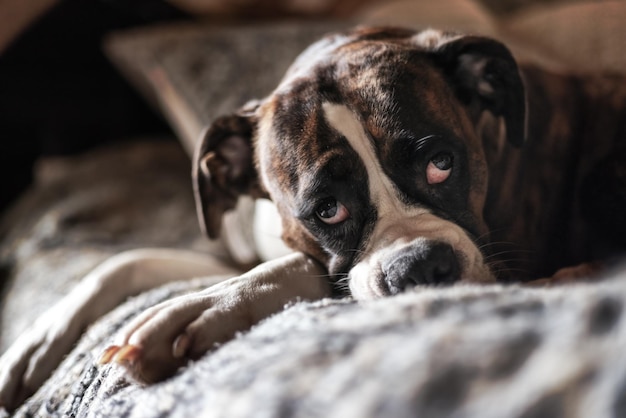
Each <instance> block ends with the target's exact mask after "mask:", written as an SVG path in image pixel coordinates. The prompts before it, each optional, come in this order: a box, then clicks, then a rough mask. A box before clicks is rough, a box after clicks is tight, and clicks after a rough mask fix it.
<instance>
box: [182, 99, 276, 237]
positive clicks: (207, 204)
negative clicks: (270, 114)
mask: <svg viewBox="0 0 626 418" xmlns="http://www.w3.org/2000/svg"><path fill="white" fill-rule="evenodd" d="M255 125H256V117H255V116H254V114H253V113H252V112H247V111H242V112H240V113H237V114H233V115H228V116H222V117H220V118H218V119H216V120H215V121H214V122H213V123H212V124H211V126H209V127H208V128H207V129H206V130H205V131H204V132H203V134H202V137H201V138H200V140H199V141H198V145H197V146H196V150H195V153H194V157H193V169H192V170H193V172H192V177H193V188H194V196H195V201H196V211H197V214H198V220H199V222H200V227H201V228H202V230H203V232H204V233H205V234H207V235H208V236H209V238H212V239H214V238H218V237H219V235H220V228H221V225H222V217H223V215H224V213H225V212H226V211H228V210H231V209H234V208H235V206H236V204H237V200H238V199H239V197H240V196H241V195H244V194H246V195H250V196H252V197H255V198H257V197H267V193H266V192H265V191H264V189H263V188H262V186H261V185H260V183H259V180H258V177H257V173H256V168H255V165H254V155H253V144H252V142H253V135H254V130H255Z"/></svg>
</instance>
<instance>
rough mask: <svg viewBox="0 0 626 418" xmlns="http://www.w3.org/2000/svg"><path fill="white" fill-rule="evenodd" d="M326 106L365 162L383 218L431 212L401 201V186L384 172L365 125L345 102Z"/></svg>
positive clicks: (334, 125)
mask: <svg viewBox="0 0 626 418" xmlns="http://www.w3.org/2000/svg"><path fill="white" fill-rule="evenodd" d="M322 108H323V110H324V116H325V117H326V120H327V121H328V124H329V125H330V126H331V127H332V128H333V129H335V130H336V131H337V132H339V133H340V134H342V135H343V136H344V137H345V138H346V139H347V140H348V143H349V144H350V146H351V147H352V149H354V151H356V153H357V154H358V155H359V157H360V158H361V161H362V162H363V165H365V169H366V170H367V178H368V182H369V191H370V198H371V200H372V202H373V204H374V205H375V206H376V208H377V210H378V214H379V217H381V216H386V215H391V214H393V213H396V214H397V213H402V214H405V215H406V214H409V213H410V214H411V215H415V214H416V211H417V212H421V213H425V212H427V211H426V210H425V209H423V208H417V207H408V206H407V205H405V204H404V203H403V202H402V201H401V199H400V196H399V193H398V190H397V188H396V187H395V185H394V184H393V183H392V181H391V180H390V179H389V177H387V175H386V174H385V173H384V172H383V169H382V167H381V166H380V163H379V161H378V156H377V155H376V151H375V150H374V147H373V145H372V142H371V140H370V138H369V136H368V135H367V134H366V132H365V129H364V128H363V125H362V124H361V122H360V121H359V120H358V118H357V117H356V115H355V114H354V113H353V112H352V111H351V110H350V109H348V108H347V107H346V106H344V105H340V104H334V103H329V102H326V103H324V104H323V105H322Z"/></svg>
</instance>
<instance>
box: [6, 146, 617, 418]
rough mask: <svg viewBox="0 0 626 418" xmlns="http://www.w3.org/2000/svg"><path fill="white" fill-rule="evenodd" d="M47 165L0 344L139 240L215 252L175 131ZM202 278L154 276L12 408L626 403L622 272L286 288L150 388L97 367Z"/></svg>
mask: <svg viewBox="0 0 626 418" xmlns="http://www.w3.org/2000/svg"><path fill="white" fill-rule="evenodd" d="M131 161H132V162H133V164H129V162H131ZM42 167H43V168H42V169H41V170H40V180H39V187H37V188H35V189H34V190H32V191H31V192H30V193H29V194H28V195H27V196H25V198H24V199H23V200H22V201H21V202H19V204H18V206H17V208H16V210H15V211H13V212H12V213H10V214H9V215H8V216H7V217H6V218H5V219H4V223H3V241H2V261H3V264H4V265H5V266H7V268H5V269H4V271H6V272H7V275H6V277H5V279H4V280H5V293H4V300H3V305H2V324H3V325H2V341H3V346H4V347H6V345H7V344H8V343H10V341H11V340H12V339H14V338H15V335H16V334H17V332H19V331H20V329H23V328H24V327H25V326H26V325H27V323H28V322H30V321H31V320H32V318H33V317H34V316H35V315H37V314H38V313H39V312H40V311H41V310H43V309H44V308H45V307H46V306H47V305H49V304H50V303H51V302H52V301H53V300H55V299H57V298H58V297H59V296H60V295H62V293H63V292H64V290H63V289H67V288H69V287H70V286H71V285H72V281H73V280H75V279H76V278H78V277H79V276H80V275H81V274H82V273H81V272H83V271H84V270H87V269H88V268H90V267H91V266H92V265H95V264H96V263H97V262H98V261H100V260H101V259H103V258H105V257H106V256H107V255H109V254H112V253H114V252H115V251H118V250H122V249H127V248H131V247H136V246H141V245H148V244H149V245H151V246H154V245H160V246H174V247H175V246H179V247H183V246H184V247H191V248H196V249H198V250H201V251H207V252H212V253H217V254H218V255H220V254H221V253H220V251H222V249H221V247H220V246H219V245H218V244H212V245H208V244H207V243H206V242H205V241H204V240H203V239H202V238H201V237H200V236H199V234H198V233H197V229H196V226H195V219H194V214H193V205H192V201H191V194H190V193H189V188H188V186H187V182H188V180H187V176H188V160H187V158H186V157H185V156H184V154H183V152H182V151H180V150H178V148H177V147H176V145H175V144H171V143H161V144H139V145H133V146H129V147H122V148H118V149H114V150H108V151H101V152H98V153H94V154H92V155H88V156H85V157H81V158H79V159H71V160H66V161H56V162H54V164H50V163H47V165H46V164H44V165H43V166H42ZM104 167H108V169H106V170H105V169H103V168H104ZM111 167H117V169H111ZM76 170H78V171H76ZM124 171H125V172H124ZM42 173H47V174H46V176H44V177H47V178H48V180H47V182H44V183H43V184H42V182H43V180H42V178H41V177H42ZM50 173H53V174H54V175H53V174H50ZM76 173H78V174H79V175H77V174H76ZM118 176H124V178H126V179H127V180H126V181H124V182H121V181H120V179H119V178H118ZM54 179H56V180H54ZM167 179H169V180H167ZM53 180H54V181H53ZM57 181H58V182H57ZM107 184H116V185H117V186H116V188H107V186H106V185H107ZM94 190H95V191H94ZM106 190H108V192H106ZM29 205H30V206H29ZM98 208H106V210H97V209H98ZM70 214H71V215H72V216H69V215H70ZM221 255H222V256H223V254H221ZM202 286H203V283H202V280H196V281H194V282H189V283H177V284H172V285H168V286H166V287H164V288H160V289H155V290H153V291H150V292H147V293H145V294H142V295H140V296H138V297H136V298H133V299H132V300H129V301H128V302H126V303H125V304H123V305H122V306H120V307H119V308H117V309H116V310H114V311H113V312H111V313H110V314H108V315H107V316H106V317H104V318H102V319H101V320H100V321H98V322H97V323H96V324H95V325H94V326H93V327H91V328H90V329H89V330H88V331H87V332H86V333H85V335H84V336H83V338H82V339H81V341H80V342H79V343H78V344H77V346H76V347H75V348H74V350H73V351H72V352H71V353H70V354H69V355H68V356H67V357H66V359H65V360H64V362H63V363H62V364H61V366H60V367H59V368H58V370H57V371H56V372H55V373H54V375H53V376H52V377H51V378H50V379H49V380H48V381H47V382H46V384H45V385H44V386H43V387H42V388H41V390H39V391H38V392H37V393H36V394H35V395H34V396H33V397H32V398H31V399H29V400H28V401H27V403H26V404H25V405H24V406H23V407H22V408H21V409H20V410H19V411H17V412H16V414H15V415H16V416H42V417H43V416H45V417H48V416H122V417H125V416H128V417H163V416H173V417H200V416H202V417H274V416H280V417H283V416H285V417H289V416H306V417H309V416H310V417H342V418H343V417H365V416H380V417H416V416H419V417H441V416H456V417H481V418H484V417H494V418H496V417H560V416H580V417H612V416H615V417H619V416H626V355H625V354H624V352H625V351H624V350H625V349H626V321H625V320H624V314H623V311H624V304H625V303H626V273H619V272H616V273H615V274H614V277H613V278H612V279H609V280H606V281H603V282H598V283H592V284H580V285H571V286H564V287H561V288H553V289H531V288H520V287H516V286H510V287H500V286H490V287H478V286H462V287H454V288H422V289H417V290H416V291H415V292H413V293H408V294H404V295H400V296H397V297H391V298H386V299H382V300H378V301H373V302H367V303H357V302H354V301H351V300H325V301H321V302H317V303H297V304H294V305H293V306H290V307H287V308H286V309H285V310H284V311H283V312H281V313H279V314H277V315H275V316H273V317H271V318H269V319H267V320H265V321H263V322H262V323H260V324H259V325H257V326H256V327H254V328H253V329H252V330H251V331H250V332H247V333H243V334H241V335H239V336H238V337H237V338H236V339H235V340H233V341H231V342H229V343H226V344H224V345H222V346H220V347H216V348H215V350H214V351H213V352H211V353H208V354H207V355H205V356H204V357H202V358H201V359H200V360H198V361H195V362H192V363H190V364H189V365H188V366H187V367H185V368H184V369H182V370H181V371H180V372H179V373H178V374H177V375H176V376H174V377H173V378H171V379H169V380H167V381H165V382H162V383H160V384H156V385H151V386H146V387H144V386H141V385H139V384H137V383H135V382H132V381H130V380H128V379H127V377H126V376H125V375H124V372H123V370H122V369H121V368H119V367H117V366H115V365H112V366H111V365H109V366H97V365H96V364H95V361H94V359H96V358H97V357H98V356H99V354H100V352H101V351H102V350H103V348H104V347H105V346H106V345H107V344H108V343H109V342H110V340H111V338H112V336H113V335H114V334H115V332H116V330H118V329H119V328H120V327H121V326H122V325H123V324H124V323H126V322H127V321H129V320H130V319H131V318H132V317H133V316H134V315H135V314H137V313H138V312H140V311H141V310H143V309H144V308H146V307H147V306H150V305H152V304H154V303H157V302H159V301H161V300H164V299H166V298H169V297H172V296H173V295H177V294H180V293H182V292H187V291H191V290H194V289H199V288H201V287H202ZM46 295H47V296H46ZM33 298H34V299H33ZM33 300H35V301H36V303H33ZM19 318H26V319H23V320H22V321H20V320H19Z"/></svg>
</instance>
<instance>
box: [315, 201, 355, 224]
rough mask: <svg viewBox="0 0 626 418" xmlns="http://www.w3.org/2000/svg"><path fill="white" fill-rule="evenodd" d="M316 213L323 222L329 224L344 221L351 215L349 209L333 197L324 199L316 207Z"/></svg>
mask: <svg viewBox="0 0 626 418" xmlns="http://www.w3.org/2000/svg"><path fill="white" fill-rule="evenodd" d="M315 214H316V215H317V217H318V218H319V219H320V220H321V221H322V222H324V223H327V224H329V225H334V224H338V223H340V222H343V221H345V220H346V219H348V217H349V216H350V212H348V209H346V207H345V206H344V205H342V204H341V203H340V202H338V201H337V200H336V199H334V198H332V197H329V198H328V199H326V200H324V201H323V202H322V203H321V204H320V205H319V206H318V207H317V209H315Z"/></svg>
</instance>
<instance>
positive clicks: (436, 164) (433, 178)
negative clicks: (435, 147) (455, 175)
mask: <svg viewBox="0 0 626 418" xmlns="http://www.w3.org/2000/svg"><path fill="white" fill-rule="evenodd" d="M452 162H453V158H452V154H450V153H447V152H440V153H439V154H437V155H435V156H434V157H433V158H432V159H431V160H430V161H429V162H428V167H426V181H427V182H428V184H438V183H443V182H444V181H446V180H447V179H448V177H450V173H452Z"/></svg>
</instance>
